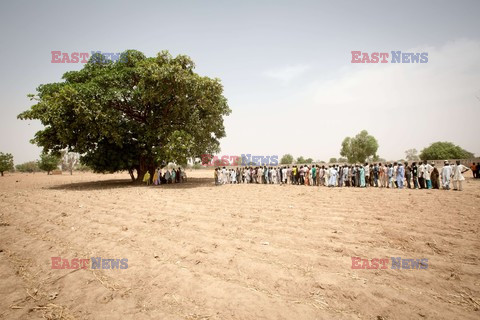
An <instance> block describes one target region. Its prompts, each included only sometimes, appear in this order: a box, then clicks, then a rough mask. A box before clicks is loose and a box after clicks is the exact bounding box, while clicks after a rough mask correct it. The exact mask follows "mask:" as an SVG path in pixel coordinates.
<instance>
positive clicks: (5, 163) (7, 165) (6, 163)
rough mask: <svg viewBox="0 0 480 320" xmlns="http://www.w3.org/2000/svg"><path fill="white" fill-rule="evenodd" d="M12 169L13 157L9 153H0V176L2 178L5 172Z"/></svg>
mask: <svg viewBox="0 0 480 320" xmlns="http://www.w3.org/2000/svg"><path fill="white" fill-rule="evenodd" d="M12 169H13V155H12V154H10V153H3V152H0V174H1V176H2V177H3V173H4V172H5V171H10V170H12Z"/></svg>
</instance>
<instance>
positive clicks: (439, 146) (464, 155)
mask: <svg viewBox="0 0 480 320" xmlns="http://www.w3.org/2000/svg"><path fill="white" fill-rule="evenodd" d="M473 157H474V154H473V153H471V152H469V151H467V150H465V149H462V148H461V147H460V146H457V145H455V144H453V143H451V142H440V141H439V142H435V143H432V144H431V145H430V146H428V147H427V148H424V149H423V150H422V151H421V152H420V159H422V160H442V159H469V158H473Z"/></svg>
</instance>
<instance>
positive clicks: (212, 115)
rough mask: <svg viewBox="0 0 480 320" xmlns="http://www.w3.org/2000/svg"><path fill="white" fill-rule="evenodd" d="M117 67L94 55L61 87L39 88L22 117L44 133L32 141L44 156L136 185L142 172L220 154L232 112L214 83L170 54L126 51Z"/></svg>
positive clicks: (186, 59)
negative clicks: (124, 174) (56, 155)
mask: <svg viewBox="0 0 480 320" xmlns="http://www.w3.org/2000/svg"><path fill="white" fill-rule="evenodd" d="M123 57H124V58H123V59H120V60H119V61H116V62H111V61H107V60H105V58H104V57H103V56H102V55H100V54H94V55H93V56H92V57H91V58H90V60H89V62H88V63H87V64H85V66H84V67H83V69H81V70H80V71H71V72H67V73H65V74H64V75H63V79H64V80H65V81H63V82H57V83H50V84H45V85H40V86H39V87H38V88H37V95H30V97H31V98H32V99H35V100H37V103H36V104H35V105H34V106H32V107H31V109H30V110H28V111H25V112H23V113H21V114H20V115H19V116H18V117H19V118H20V119H38V120H40V121H41V122H42V124H43V125H45V129H43V130H41V131H39V132H37V133H36V134H35V138H34V139H33V140H32V142H33V143H36V144H37V145H39V146H41V147H43V150H44V152H49V151H53V152H60V151H61V150H64V149H66V151H67V152H76V153H79V154H80V155H81V158H80V161H81V163H82V164H85V165H88V166H89V167H90V168H92V169H93V170H94V171H96V172H115V171H120V170H128V171H129V173H130V176H131V177H132V179H135V177H134V172H135V171H136V172H137V178H136V179H137V181H141V180H142V178H143V175H144V174H145V172H146V171H149V172H150V175H151V177H153V171H154V170H155V167H156V166H157V165H160V164H165V163H169V162H176V163H182V162H185V159H186V158H189V157H193V158H197V157H200V156H201V155H202V154H215V153H217V152H219V151H220V150H219V144H220V143H219V139H220V138H222V137H224V136H225V128H224V125H223V116H225V115H228V114H230V109H229V107H228V104H227V100H226V98H225V97H224V96H223V95H222V93H223V87H222V85H221V83H220V80H219V79H211V78H208V77H203V76H200V75H198V74H197V73H195V72H194V67H195V65H194V63H193V61H192V60H191V59H190V58H189V57H187V56H184V55H178V56H177V57H175V58H173V57H172V56H171V55H170V54H169V53H168V51H162V52H160V53H159V54H158V55H157V56H156V57H152V58H147V57H145V55H144V54H143V53H141V52H139V51H135V50H129V51H126V52H124V53H123Z"/></svg>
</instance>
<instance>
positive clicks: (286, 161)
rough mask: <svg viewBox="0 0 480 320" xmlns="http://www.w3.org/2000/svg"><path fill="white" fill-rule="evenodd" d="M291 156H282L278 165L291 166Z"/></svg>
mask: <svg viewBox="0 0 480 320" xmlns="http://www.w3.org/2000/svg"><path fill="white" fill-rule="evenodd" d="M292 163H293V156H292V155H291V154H290V153H287V154H284V155H283V156H282V158H281V159H280V164H292Z"/></svg>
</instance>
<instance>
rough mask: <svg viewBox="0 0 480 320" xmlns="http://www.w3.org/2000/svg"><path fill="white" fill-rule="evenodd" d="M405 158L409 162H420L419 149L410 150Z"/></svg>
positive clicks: (406, 152)
mask: <svg viewBox="0 0 480 320" xmlns="http://www.w3.org/2000/svg"><path fill="white" fill-rule="evenodd" d="M405 158H406V159H407V161H418V160H420V158H419V157H418V151H417V149H415V148H413V149H408V150H406V151H405Z"/></svg>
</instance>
